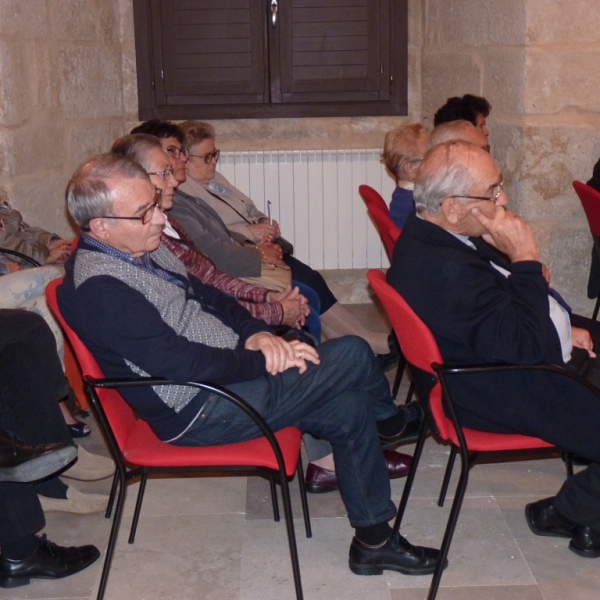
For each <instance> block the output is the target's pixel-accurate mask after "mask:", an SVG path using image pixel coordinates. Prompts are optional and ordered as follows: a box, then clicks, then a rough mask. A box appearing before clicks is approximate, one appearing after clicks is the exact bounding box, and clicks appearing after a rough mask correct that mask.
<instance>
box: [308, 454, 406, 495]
mask: <svg viewBox="0 0 600 600" xmlns="http://www.w3.org/2000/svg"><path fill="white" fill-rule="evenodd" d="M383 458H384V459H385V465H386V467H387V471H388V476H389V478H390V479H400V477H406V476H407V475H408V472H409V471H410V466H411V465H412V456H410V455H408V454H401V453H400V452H394V451H393V450H386V451H384V453H383ZM305 485H306V491H307V492H310V493H311V494H326V493H327V492H334V491H335V490H337V489H338V482H337V476H336V474H335V471H330V470H329V469H324V468H323V467H318V466H317V465H314V464H313V463H310V464H309V465H308V468H307V469H306V479H305Z"/></svg>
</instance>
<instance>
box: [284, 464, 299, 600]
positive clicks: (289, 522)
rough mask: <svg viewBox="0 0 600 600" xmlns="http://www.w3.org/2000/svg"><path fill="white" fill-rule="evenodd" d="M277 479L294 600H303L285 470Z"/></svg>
mask: <svg viewBox="0 0 600 600" xmlns="http://www.w3.org/2000/svg"><path fill="white" fill-rule="evenodd" d="M279 477H280V480H281V497H282V501H283V513H284V514H285V527H286V530H287V536H288V544H289V547H290V558H291V560H292V572H293V574H294V585H295V587H296V600H303V598H304V596H303V594H302V580H301V579H300V562H299V560H298V547H297V546H296V534H295V532H294V517H293V514H292V503H291V500H290V486H289V484H288V480H287V476H286V474H285V469H283V470H281V471H280V472H279Z"/></svg>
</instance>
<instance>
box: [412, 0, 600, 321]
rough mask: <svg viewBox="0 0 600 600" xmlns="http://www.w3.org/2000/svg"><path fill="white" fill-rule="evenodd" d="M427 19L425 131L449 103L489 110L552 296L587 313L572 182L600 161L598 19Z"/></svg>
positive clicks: (572, 7)
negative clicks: (482, 103) (478, 98)
mask: <svg viewBox="0 0 600 600" xmlns="http://www.w3.org/2000/svg"><path fill="white" fill-rule="evenodd" d="M567 15H568V18H567V17H566V16H567ZM424 20H425V23H426V25H425V32H424V43H423V52H422V68H423V97H422V102H423V117H424V120H425V122H429V123H431V122H432V119H433V114H434V112H435V110H436V108H437V107H439V106H440V105H441V104H442V103H443V102H444V101H445V100H446V98H448V97H449V96H453V95H462V94H464V93H467V92H470V93H474V94H479V95H483V96H485V97H486V98H487V99H488V100H489V101H490V102H491V104H492V106H493V110H492V114H491V117H490V118H489V119H488V125H489V129H490V131H491V136H490V140H491V145H492V154H493V155H494V158H495V159H496V160H497V161H498V163H499V164H500V166H501V169H502V171H503V173H504V176H505V181H506V182H507V186H506V187H507V192H508V195H509V198H511V206H512V208H513V210H515V211H516V212H518V213H519V214H521V215H522V216H523V217H524V218H526V219H527V220H528V221H529V222H530V223H531V224H532V226H533V227H534V230H535V232H536V237H537V240H538V244H539V246H540V251H541V254H542V258H543V260H544V261H545V262H546V264H547V265H548V267H549V269H550V271H551V273H552V278H553V284H554V285H555V287H556V288H557V289H559V290H560V291H561V292H562V293H563V294H564V296H565V297H566V299H567V300H568V301H569V302H570V303H571V304H572V306H573V307H574V308H575V309H576V310H577V311H580V312H583V314H589V313H590V312H591V302H590V301H589V300H587V298H586V295H585V291H586V282H587V275H588V269H589V255H590V250H591V244H592V242H591V237H590V234H589V229H588V227H587V223H586V220H585V216H584V214H583V210H582V209H581V206H580V204H579V201H578V199H577V196H576V195H575V193H574V191H573V189H572V187H571V182H572V181H573V180H574V179H578V180H583V181H586V180H587V179H588V178H589V177H590V176H591V173H592V167H593V165H594V163H595V162H596V160H597V159H598V157H599V156H600V114H599V113H598V107H599V104H600V89H599V88H600V82H598V80H597V78H596V77H595V76H594V73H595V67H596V66H597V64H598V59H599V57H600V56H599V53H600V12H599V11H598V10H597V9H596V8H595V6H593V5H591V4H590V3H589V2H586V1H585V0H504V1H503V2H497V1H494V0H461V2H438V1H436V0H428V1H427V2H426V3H425V15H424Z"/></svg>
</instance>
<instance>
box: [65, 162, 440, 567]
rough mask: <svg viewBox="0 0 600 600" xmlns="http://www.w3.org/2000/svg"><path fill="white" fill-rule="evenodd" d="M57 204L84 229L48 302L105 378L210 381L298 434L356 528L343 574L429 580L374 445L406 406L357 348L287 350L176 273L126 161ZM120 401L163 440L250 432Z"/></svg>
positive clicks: (216, 404)
mask: <svg viewBox="0 0 600 600" xmlns="http://www.w3.org/2000/svg"><path fill="white" fill-rule="evenodd" d="M66 199H67V206H68V209H69V212H70V214H71V216H72V217H73V218H74V220H75V221H76V223H77V224H78V225H79V226H80V227H81V229H82V230H83V232H84V233H83V234H82V236H81V240H80V243H79V245H78V247H77V250H76V251H75V252H74V254H73V255H72V257H71V258H70V259H69V261H68V263H67V264H66V266H65V268H66V272H67V275H66V278H65V281H64V283H63V285H61V286H60V288H59V289H58V302H59V305H60V308H61V312H62V314H63V315H64V317H65V319H66V320H67V322H68V323H69V325H70V326H71V327H72V328H73V329H74V330H75V332H76V333H77V334H78V335H79V337H80V338H81V340H82V341H83V343H84V344H86V346H87V347H88V348H89V350H90V351H91V352H92V354H93V355H94V356H95V358H96V359H97V361H98V363H99V365H100V367H101V368H102V370H103V371H104V373H105V374H106V375H107V376H109V377H131V375H132V374H136V375H140V376H143V375H148V374H149V375H151V376H153V377H163V378H166V379H170V380H174V381H211V382H213V383H217V384H222V385H225V386H226V387H227V388H228V389H230V390H232V391H233V392H235V393H239V394H240V395H241V396H243V397H244V398H245V399H246V400H247V401H248V402H249V403H250V404H252V405H253V406H254V407H255V408H256V409H257V410H258V411H259V412H260V413H261V415H262V416H263V417H264V418H265V419H266V421H267V422H268V423H269V425H270V426H271V427H272V428H273V429H275V430H278V429H281V428H283V427H286V426H288V425H297V426H298V427H299V428H300V429H301V430H303V431H307V432H309V433H312V434H313V435H315V436H316V437H320V438H324V439H328V440H329V441H330V443H331V445H332V447H333V453H334V456H335V464H336V472H337V476H338V483H339V489H340V492H341V495H342V499H343V500H344V503H345V506H346V509H347V512H348V516H349V519H350V522H351V524H352V526H353V527H354V528H355V530H356V534H355V538H354V539H353V541H352V546H351V553H350V560H349V565H350V568H351V569H352V570H353V571H354V572H355V573H357V574H361V575H376V574H381V573H382V572H383V570H385V569H387V570H394V571H399V572H401V573H404V574H408V575H424V574H428V573H432V572H433V571H434V569H435V565H436V562H437V559H438V557H439V552H438V551H437V550H435V549H433V548H425V547H421V546H413V545H411V544H410V543H409V542H408V541H407V540H406V539H405V538H403V537H402V536H401V535H400V534H397V535H392V530H391V527H390V525H389V523H388V521H389V520H390V519H391V518H393V517H394V515H395V507H394V504H393V503H392V501H391V489H390V483H389V477H388V474H387V469H386V464H385V461H384V458H383V452H382V445H386V446H387V445H391V444H394V443H397V442H399V441H400V440H404V439H405V438H406V437H407V436H408V433H409V432H411V431H414V421H413V422H411V421H410V419H411V418H412V417H411V416H410V414H411V411H410V409H407V408H406V407H404V406H403V407H401V408H398V407H396V406H395V405H394V403H393V401H392V399H391V396H390V391H389V384H388V382H387V379H386V378H385V376H384V375H383V372H382V370H381V368H380V367H379V365H378V363H377V360H376V358H375V356H374V355H373V353H371V352H369V350H368V346H367V344H366V342H365V341H363V340H361V339H359V338H357V337H352V336H345V337H342V338H339V339H336V340H332V341H329V342H326V343H324V344H321V345H320V346H319V351H318V353H317V351H316V350H315V349H314V348H313V347H311V346H309V345H307V344H305V343H302V342H298V341H292V342H289V343H288V342H286V341H285V340H283V339H282V338H278V337H276V336H274V335H273V334H272V333H271V330H270V328H269V326H268V325H266V324H265V323H264V322H262V321H258V320H256V319H254V318H252V317H251V316H250V315H249V313H248V312H247V311H246V310H245V309H243V308H242V307H240V306H239V305H238V304H237V302H236V301H235V300H234V299H233V298H230V297H229V296H227V295H226V294H223V293H222V292H220V291H219V290H217V289H215V288H212V287H210V286H207V285H204V284H202V283H201V282H200V281H199V280H197V279H196V278H194V277H193V276H188V274H187V272H186V269H185V266H184V265H183V263H181V262H180V261H179V260H178V259H177V258H176V257H175V255H174V254H172V253H171V252H170V251H169V250H167V249H166V248H164V247H163V246H161V245H160V234H161V230H162V227H163V225H164V223H165V218H164V216H163V214H162V212H161V210H160V195H158V194H157V193H156V191H155V187H154V185H153V184H152V183H151V181H150V178H149V176H148V174H147V173H146V171H145V170H144V169H143V168H142V167H141V166H140V165H139V164H137V163H134V162H132V161H130V160H129V159H126V158H122V157H117V156H114V155H101V156H98V157H95V158H93V159H91V160H89V161H88V162H87V163H85V164H83V165H81V166H80V167H79V168H78V169H77V171H76V172H75V174H74V175H73V177H72V178H71V180H70V182H69V184H68V186H67V192H66ZM123 395H124V396H125V398H126V400H127V401H128V403H129V404H130V405H131V406H132V407H133V408H134V410H135V411H136V412H137V413H138V414H139V415H140V417H141V418H143V419H145V420H146V421H147V422H148V423H149V425H150V426H151V427H152V429H153V430H154V432H155V433H156V435H157V436H158V437H159V438H160V439H161V440H163V441H165V442H168V443H172V444H177V445H184V446H186V445H187V446H196V445H213V444H227V443H233V442H236V441H244V440H248V439H252V438H255V437H258V436H259V435H261V433H260V431H259V430H258V429H257V427H256V426H255V425H254V424H253V422H252V421H250V420H249V419H248V418H247V417H246V416H245V415H244V414H242V413H241V412H240V411H238V410H237V409H236V408H235V407H234V406H232V405H231V404H230V403H228V402H222V401H220V400H219V399H218V398H216V397H215V396H214V395H212V394H210V393H208V392H204V391H201V392H200V393H196V392H195V391H193V390H189V389H187V388H184V389H181V388H180V387H178V386H164V387H160V388H157V390H156V391H155V390H154V389H149V388H143V389H142V388H137V389H134V388H131V389H127V390H125V389H124V391H123ZM417 424H419V425H420V421H419V420H417Z"/></svg>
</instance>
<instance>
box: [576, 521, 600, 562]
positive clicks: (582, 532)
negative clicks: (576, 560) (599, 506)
mask: <svg viewBox="0 0 600 600" xmlns="http://www.w3.org/2000/svg"><path fill="white" fill-rule="evenodd" d="M569 550H571V551H572V552H575V554H577V555H578V556H583V557H584V558H598V557H599V556H600V533H599V532H598V531H596V530H595V529H592V528H591V527H585V526H584V525H578V526H577V528H576V529H575V533H574V534H573V539H572V540H571V541H570V542H569Z"/></svg>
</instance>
